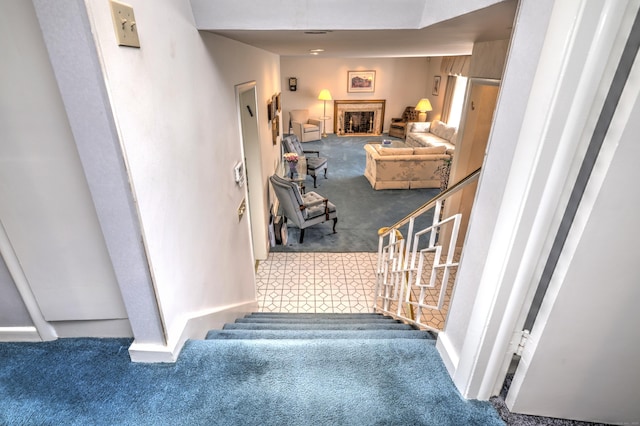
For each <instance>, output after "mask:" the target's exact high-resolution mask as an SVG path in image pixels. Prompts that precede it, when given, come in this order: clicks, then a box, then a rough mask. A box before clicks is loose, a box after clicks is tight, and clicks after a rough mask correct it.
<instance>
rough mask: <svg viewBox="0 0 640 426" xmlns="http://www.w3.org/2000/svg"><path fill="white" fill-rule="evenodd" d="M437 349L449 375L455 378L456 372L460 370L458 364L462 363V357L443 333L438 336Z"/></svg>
mask: <svg viewBox="0 0 640 426" xmlns="http://www.w3.org/2000/svg"><path fill="white" fill-rule="evenodd" d="M436 349H437V350H438V353H439V354H440V358H442V361H443V362H444V366H445V367H446V368H447V371H448V372H449V375H450V376H451V377H452V378H453V375H454V374H455V372H456V370H457V369H458V363H459V362H460V355H459V354H458V352H457V351H456V350H455V349H454V347H453V345H452V344H451V340H450V339H449V336H447V334H446V333H444V332H441V333H439V334H438V340H437V341H436Z"/></svg>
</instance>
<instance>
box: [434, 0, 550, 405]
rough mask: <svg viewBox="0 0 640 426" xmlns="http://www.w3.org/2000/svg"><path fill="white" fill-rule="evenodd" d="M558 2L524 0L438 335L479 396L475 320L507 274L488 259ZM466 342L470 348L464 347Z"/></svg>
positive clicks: (461, 381) (460, 381)
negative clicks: (458, 261) (447, 304)
mask: <svg viewBox="0 0 640 426" xmlns="http://www.w3.org/2000/svg"><path fill="white" fill-rule="evenodd" d="M553 3H554V2H553V0H549V1H546V2H533V1H521V2H520V5H519V9H518V14H517V16H516V22H515V25H514V32H513V35H512V39H511V47H510V51H509V56H508V58H507V65H506V67H505V73H504V76H503V80H502V83H501V89H500V90H501V91H500V95H499V97H498V106H497V108H496V112H495V115H494V124H493V128H492V130H491V136H490V140H489V145H488V151H487V152H488V154H487V158H486V161H485V163H484V165H483V171H482V175H481V177H480V182H479V186H478V192H477V194H476V199H475V202H474V206H473V211H472V213H471V218H470V225H469V230H468V233H467V238H466V240H465V246H464V252H463V254H462V258H461V260H460V264H461V266H460V270H459V271H458V274H457V278H456V287H455V289H454V293H453V296H452V303H451V308H450V310H449V314H448V317H447V323H446V325H445V330H444V332H443V333H440V335H439V338H438V348H439V350H440V354H441V355H442V357H443V359H444V361H445V364H446V365H447V367H448V369H449V371H450V373H451V375H452V376H454V381H455V382H456V385H457V386H458V388H459V389H460V391H461V393H462V394H463V395H465V396H469V395H471V397H473V398H475V397H477V395H478V389H477V388H475V389H470V386H471V385H472V383H473V382H474V380H475V379H477V377H475V376H474V374H475V373H476V370H475V369H476V368H477V363H478V359H477V357H476V356H477V353H473V354H472V352H474V350H477V351H480V350H481V340H482V338H484V337H485V336H484V333H485V332H486V330H485V329H484V324H481V323H480V321H473V320H472V317H473V313H474V306H477V307H478V308H477V309H478V310H483V311H484V312H485V313H486V312H490V311H491V309H493V305H494V303H495V300H494V299H493V298H494V294H493V293H492V290H493V287H494V286H495V285H496V282H497V281H498V279H499V277H501V274H502V273H503V271H502V270H500V267H499V266H494V265H490V264H489V263H488V262H489V261H488V254H489V252H490V248H491V247H492V245H491V242H492V237H493V235H494V233H495V229H496V226H497V225H499V224H500V222H498V221H497V218H498V214H499V213H500V212H501V211H502V210H501V209H500V206H501V203H502V198H503V196H504V191H505V188H506V187H507V185H508V184H509V172H510V171H511V167H512V162H513V161H514V155H515V151H516V148H517V147H518V144H517V141H518V138H519V137H520V131H521V127H522V123H523V119H524V118H523V117H524V114H525V110H526V102H523V99H524V100H526V99H528V98H529V96H530V91H531V87H532V85H533V80H534V77H535V73H536V69H537V64H538V61H539V58H540V54H541V53H540V52H541V50H542V46H543V42H544V39H545V35H546V30H547V23H548V20H549V17H550V15H551V9H552V7H553ZM526 146H527V147H528V148H529V149H535V148H536V146H535V145H529V144H527V145H526ZM529 156H531V154H529ZM515 168H516V170H517V169H518V167H515ZM522 191H523V190H522V188H519V189H516V190H514V197H515V196H517V194H520V195H522ZM504 213H505V214H508V213H514V214H515V213H516V211H515V210H513V209H505V210H504ZM505 228H510V227H509V226H506V227H505ZM505 232H509V231H506V230H505ZM495 248H496V249H498V248H501V249H503V250H507V247H506V246H504V245H503V244H498V245H497V246H495ZM504 257H505V254H504V253H499V254H495V258H492V259H491V261H493V262H500V261H502V260H503V259H504ZM484 274H486V275H487V277H488V278H487V283H486V287H487V288H486V289H485V290H484V291H483V290H482V289H481V287H482V279H483V275H484ZM465 345H467V348H468V351H469V353H467V352H466V351H465Z"/></svg>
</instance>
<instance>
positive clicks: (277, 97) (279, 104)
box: [276, 93, 282, 112]
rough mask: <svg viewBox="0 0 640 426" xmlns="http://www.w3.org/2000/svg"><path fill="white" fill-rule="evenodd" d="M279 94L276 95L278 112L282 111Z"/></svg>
mask: <svg viewBox="0 0 640 426" xmlns="http://www.w3.org/2000/svg"><path fill="white" fill-rule="evenodd" d="M280 95H281V93H278V94H277V95H276V110H277V111H278V112H280V111H282V104H281V103H280Z"/></svg>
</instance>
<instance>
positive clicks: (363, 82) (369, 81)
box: [347, 71, 376, 93]
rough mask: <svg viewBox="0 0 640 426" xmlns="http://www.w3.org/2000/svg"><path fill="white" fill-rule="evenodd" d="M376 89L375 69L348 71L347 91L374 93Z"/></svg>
mask: <svg viewBox="0 0 640 426" xmlns="http://www.w3.org/2000/svg"><path fill="white" fill-rule="evenodd" d="M375 89H376V72H375V71H347V92H350V93H373V92H374V91H375Z"/></svg>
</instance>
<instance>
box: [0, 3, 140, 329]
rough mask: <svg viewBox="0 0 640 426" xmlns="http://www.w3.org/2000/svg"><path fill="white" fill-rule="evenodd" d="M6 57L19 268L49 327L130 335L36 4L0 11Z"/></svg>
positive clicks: (11, 215)
mask: <svg viewBox="0 0 640 426" xmlns="http://www.w3.org/2000/svg"><path fill="white" fill-rule="evenodd" d="M0 53H1V54H2V57H3V65H2V68H1V71H0V72H1V75H0V111H2V112H1V113H0V140H2V143H1V144H0V162H1V166H0V199H1V200H2V202H0V221H2V224H3V225H4V228H5V230H6V233H7V236H8V238H9V240H10V242H11V247H12V249H13V251H14V252H15V255H16V256H17V258H18V261H19V265H17V266H18V267H19V268H21V269H22V271H23V272H24V275H25V277H26V278H27V280H28V282H29V285H30V287H31V290H32V291H33V294H34V295H35V297H36V299H37V301H38V306H39V309H40V310H41V311H42V314H43V315H44V317H45V318H46V319H47V320H48V321H69V320H74V321H77V320H111V319H115V318H120V319H124V320H123V321H121V323H122V324H121V325H122V328H120V332H121V333H124V334H121V335H129V334H130V333H131V331H130V330H127V329H128V323H127V321H126V317H127V314H126V312H125V309H124V305H123V302H122V298H121V295H120V291H119V289H118V286H117V282H116V278H115V275H114V271H113V268H112V265H111V262H110V259H109V255H108V253H107V250H106V247H105V243H104V240H103V239H102V234H101V230H100V226H99V224H98V219H97V216H96V211H95V208H94V205H93V203H92V200H91V195H90V193H89V190H88V186H87V183H86V180H85V178H84V174H83V169H82V165H81V163H80V160H79V158H78V152H77V150H76V147H75V144H74V139H73V135H72V134H71V130H70V127H69V122H68V120H67V117H66V115H65V111H64V107H63V105H62V100H61V97H60V92H59V89H58V86H57V84H56V80H55V77H54V75H53V71H52V68H51V64H50V62H49V57H48V54H47V50H46V47H45V44H44V41H43V37H42V32H41V30H40V27H39V23H38V20H37V18H36V13H35V10H34V7H33V5H32V4H31V2H19V1H14V2H2V4H0ZM8 294H9V293H7V291H6V290H3V291H2V297H3V298H5V297H9V296H8ZM0 325H2V324H0Z"/></svg>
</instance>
